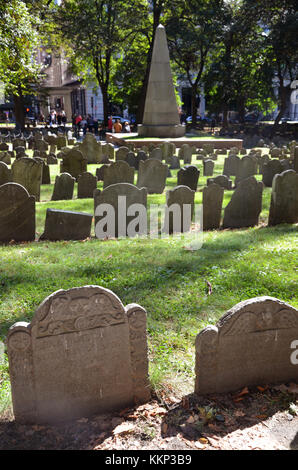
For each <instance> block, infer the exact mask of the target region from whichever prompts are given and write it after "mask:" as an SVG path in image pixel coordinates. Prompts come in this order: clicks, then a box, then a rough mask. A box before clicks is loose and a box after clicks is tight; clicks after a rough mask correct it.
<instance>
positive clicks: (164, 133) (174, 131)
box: [138, 124, 185, 139]
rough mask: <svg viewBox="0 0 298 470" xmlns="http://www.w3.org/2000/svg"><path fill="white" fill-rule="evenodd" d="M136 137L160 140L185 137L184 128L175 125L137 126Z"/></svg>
mask: <svg viewBox="0 0 298 470" xmlns="http://www.w3.org/2000/svg"><path fill="white" fill-rule="evenodd" d="M138 135H139V136H140V137H161V138H169V137H170V138H174V139H175V138H177V137H183V136H184V135H185V126H182V125H181V124H177V125H170V126H167V125H158V126H146V125H144V124H139V125H138Z"/></svg>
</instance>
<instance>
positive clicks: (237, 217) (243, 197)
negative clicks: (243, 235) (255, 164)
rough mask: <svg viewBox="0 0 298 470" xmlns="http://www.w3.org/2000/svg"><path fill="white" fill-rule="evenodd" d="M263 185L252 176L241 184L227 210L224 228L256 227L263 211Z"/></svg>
mask: <svg viewBox="0 0 298 470" xmlns="http://www.w3.org/2000/svg"><path fill="white" fill-rule="evenodd" d="M262 194H263V183H262V182H260V181H259V182H258V181H257V180H256V179H255V177H254V176H250V177H249V178H246V179H244V180H242V181H240V182H239V185H238V186H237V188H236V190H235V192H234V193H233V195H232V198H231V200H230V202H229V204H228V205H227V206H226V208H225V212H224V220H223V228H241V227H254V226H255V225H258V221H259V215H260V213H261V210H262Z"/></svg>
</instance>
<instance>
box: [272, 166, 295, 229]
mask: <svg viewBox="0 0 298 470" xmlns="http://www.w3.org/2000/svg"><path fill="white" fill-rule="evenodd" d="M297 222H298V173H296V171H294V170H287V171H284V172H283V173H281V174H279V175H276V176H275V177H274V178H273V184H272V193H271V205H270V211H269V221H268V225H278V224H296V223H297Z"/></svg>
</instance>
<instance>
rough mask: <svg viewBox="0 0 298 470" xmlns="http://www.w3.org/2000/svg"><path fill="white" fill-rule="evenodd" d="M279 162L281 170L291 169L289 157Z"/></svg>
mask: <svg viewBox="0 0 298 470" xmlns="http://www.w3.org/2000/svg"><path fill="white" fill-rule="evenodd" d="M280 164H281V168H282V172H283V171H287V170H291V169H292V168H291V162H290V160H289V159H287V158H285V159H283V160H280Z"/></svg>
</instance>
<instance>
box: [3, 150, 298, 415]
mask: <svg viewBox="0 0 298 470" xmlns="http://www.w3.org/2000/svg"><path fill="white" fill-rule="evenodd" d="M223 158H224V157H223V156H220V158H219V160H218V161H217V162H215V163H216V165H215V172H214V174H215V176H216V175H217V174H220V173H221V171H222V164H223ZM196 163H197V164H198V167H199V168H200V169H202V168H201V166H202V164H201V162H196ZM95 168H96V165H88V171H91V172H92V173H93V174H95ZM176 173H177V171H172V178H168V180H167V188H168V189H169V188H172V187H175V185H176V181H177V179H176ZM56 174H58V165H54V166H51V177H52V183H53V182H54V179H55V175H56ZM201 174H202V171H201ZM257 178H258V179H260V176H257ZM205 184H206V178H205V177H202V176H200V180H199V188H198V191H197V193H196V202H201V200H202V191H201V190H202V188H203V186H204V185H205ZM98 187H99V188H101V187H102V183H101V182H100V183H98ZM52 191H53V184H52V185H51V186H50V185H49V186H42V191H41V202H40V203H37V234H38V235H37V236H39V235H41V233H42V232H43V227H44V221H45V213H46V208H47V207H55V208H57V209H62V208H63V209H65V210H74V211H83V212H90V213H93V201H92V200H91V199H82V200H79V199H74V200H72V201H59V202H49V201H50V197H51V194H52ZM270 194H271V189H270V188H266V189H264V193H263V211H262V213H261V217H260V225H259V226H258V227H255V228H249V229H241V230H220V231H214V232H205V233H204V243H203V246H202V248H201V249H199V250H197V251H190V250H189V249H188V242H185V241H184V240H180V239H176V238H174V237H170V238H169V239H162V240H150V239H127V240H108V241H100V240H96V239H95V238H92V239H91V240H86V241H82V242H47V241H44V242H33V243H23V244H11V245H6V246H1V247H0V341H4V340H5V337H6V334H7V331H8V328H9V327H10V326H11V325H12V324H13V323H15V322H17V321H27V322H30V320H31V318H32V316H33V315H34V311H35V309H36V308H37V307H38V305H39V304H40V303H41V302H42V301H43V300H44V299H45V298H46V297H47V296H48V295H50V294H52V293H53V292H55V291H57V290H59V289H70V288H72V287H80V286H84V285H100V286H103V287H106V288H109V289H111V290H112V291H113V292H115V293H116V294H117V295H118V296H119V297H120V299H121V300H122V302H123V303H124V304H128V303H132V302H135V303H139V304H140V305H142V306H143V307H144V308H145V309H146V310H147V314H148V345H149V358H150V380H151V384H152V387H153V388H154V390H155V391H156V393H157V394H159V393H164V392H165V391H171V390H172V391H174V393H175V394H177V395H178V396H182V395H185V394H187V393H190V392H192V391H193V387H194V359H195V346H194V343H195V337H196V335H197V334H198V332H199V331H200V330H201V329H202V328H204V327H205V326H207V325H208V324H215V323H216V322H217V320H218V319H219V318H220V317H221V316H222V315H223V313H224V312H225V311H226V310H228V309H229V308H231V307H232V306H234V305H235V304H236V303H238V302H240V301H242V300H245V299H249V298H251V297H256V296H263V295H268V296H272V297H277V298H279V299H281V300H283V301H285V302H289V303H290V304H291V305H292V306H294V307H296V308H298V288H297V285H298V282H297V281H298V268H297V267H298V250H297V247H298V227H297V225H279V226H276V227H270V228H269V227H267V226H266V224H267V218H268V212H269V204H270ZM231 195H232V191H225V198H224V204H223V205H224V207H225V206H226V205H227V203H228V202H229V200H230V198H231ZM74 197H75V198H76V192H75V196H74ZM164 202H165V194H162V195H150V196H148V205H149V204H150V203H160V204H164ZM207 281H208V283H210V284H209V288H208V285H207ZM210 286H211V289H210ZM9 407H10V386H9V376H8V364H7V360H5V362H4V364H2V365H1V364H0V416H1V413H2V414H3V412H4V410H5V409H7V408H9Z"/></svg>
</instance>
